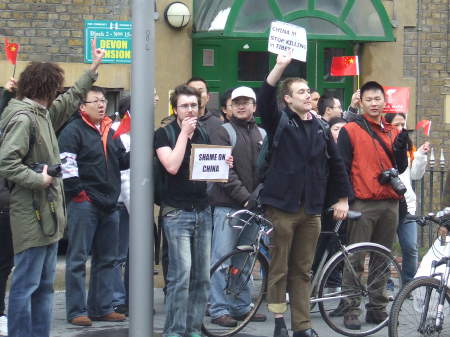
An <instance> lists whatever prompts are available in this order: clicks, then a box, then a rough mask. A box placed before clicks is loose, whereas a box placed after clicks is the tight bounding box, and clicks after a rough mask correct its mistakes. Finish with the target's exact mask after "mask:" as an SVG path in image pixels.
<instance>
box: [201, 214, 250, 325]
mask: <svg viewBox="0 0 450 337" xmlns="http://www.w3.org/2000/svg"><path fill="white" fill-rule="evenodd" d="M234 211H236V209H233V208H229V207H216V208H214V232H213V237H212V245H211V246H212V248H211V249H212V252H211V266H212V265H214V264H215V263H216V262H217V261H218V260H219V259H220V258H221V257H222V256H224V255H225V254H227V253H229V252H231V251H232V250H233V249H234V247H235V246H236V243H237V241H238V238H239V234H240V232H241V231H240V230H239V229H236V228H233V227H231V225H230V221H229V219H228V218H227V215H228V214H229V213H233V212H234ZM228 264H229V263H228ZM223 266H224V267H228V265H226V264H224V265H223ZM226 271H227V270H226V268H223V269H221V270H220V271H219V272H216V273H214V274H213V276H212V278H211V293H210V297H209V303H210V308H209V314H210V315H211V318H217V317H220V316H223V315H231V316H241V315H244V314H246V313H247V312H249V311H250V309H251V307H250V303H251V295H250V288H249V287H248V283H247V286H246V288H245V289H243V290H242V292H240V296H239V297H235V296H226V295H225V293H224V291H223V289H225V286H226Z"/></svg>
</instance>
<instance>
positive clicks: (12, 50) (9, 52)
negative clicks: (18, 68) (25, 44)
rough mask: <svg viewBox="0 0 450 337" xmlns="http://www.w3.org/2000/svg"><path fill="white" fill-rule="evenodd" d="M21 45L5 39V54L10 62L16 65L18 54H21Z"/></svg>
mask: <svg viewBox="0 0 450 337" xmlns="http://www.w3.org/2000/svg"><path fill="white" fill-rule="evenodd" d="M19 48H20V46H19V44H18V43H10V42H9V41H8V39H7V38H5V54H6V58H7V59H8V61H9V62H10V63H11V64H13V65H16V60H17V54H18V53H19Z"/></svg>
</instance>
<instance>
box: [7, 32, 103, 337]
mask: <svg viewBox="0 0 450 337" xmlns="http://www.w3.org/2000/svg"><path fill="white" fill-rule="evenodd" d="M92 51H93V60H94V61H93V63H92V65H91V67H90V70H89V71H88V72H86V73H85V74H83V75H82V77H81V78H80V79H79V80H78V81H77V82H76V83H75V85H74V86H73V87H72V88H70V89H69V90H68V91H67V92H66V93H64V94H62V95H59V96H57V95H58V94H57V93H58V91H59V90H61V89H62V86H63V84H64V71H63V70H62V68H61V67H59V66H58V65H56V64H54V63H49V62H33V63H30V64H29V65H28V66H27V67H26V68H25V69H24V71H23V72H22V73H21V74H20V78H19V82H18V84H17V99H12V100H11V101H10V102H9V105H8V107H7V108H6V109H5V111H4V112H3V114H2V120H1V122H0V127H1V129H2V131H3V133H4V134H3V135H2V144H1V146H0V175H1V176H2V177H4V178H5V179H7V181H8V184H9V187H10V189H11V190H12V193H11V196H10V221H11V230H12V239H13V247H14V254H15V255H14V264H15V270H14V273H13V278H12V284H11V289H10V293H9V305H8V318H9V320H8V335H9V336H11V337H30V336H36V337H47V336H49V335H50V327H51V322H52V308H53V282H54V279H55V269H56V254H57V250H58V241H59V239H61V237H62V235H63V233H64V228H65V225H66V217H65V214H66V212H65V205H64V195H63V183H62V179H60V178H59V174H58V165H60V163H61V162H60V159H59V148H58V141H57V139H56V135H55V130H58V129H59V128H60V127H61V126H62V125H63V124H64V123H65V122H66V121H67V119H68V118H69V117H70V116H71V115H72V114H73V112H75V111H76V109H77V107H78V105H79V101H80V99H79V97H80V96H82V95H83V94H85V93H86V91H87V90H89V88H90V87H91V86H92V83H93V82H94V81H95V80H96V78H97V74H96V72H97V69H98V67H99V65H100V63H101V60H102V58H103V56H104V54H105V51H104V50H101V49H96V48H95V40H94V41H93V48H92ZM55 98H56V99H55ZM50 166H52V168H53V169H52V170H49V167H50Z"/></svg>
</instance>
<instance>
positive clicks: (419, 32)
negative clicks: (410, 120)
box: [403, 0, 450, 211]
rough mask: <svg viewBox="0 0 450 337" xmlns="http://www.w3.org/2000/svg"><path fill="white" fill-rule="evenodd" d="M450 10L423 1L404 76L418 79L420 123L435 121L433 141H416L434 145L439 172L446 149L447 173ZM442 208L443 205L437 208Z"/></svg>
mask: <svg viewBox="0 0 450 337" xmlns="http://www.w3.org/2000/svg"><path fill="white" fill-rule="evenodd" d="M449 7H450V0H422V5H421V8H420V16H419V17H418V23H417V27H405V30H404V34H405V35H404V46H403V47H404V57H403V61H404V62H403V64H404V69H403V73H404V76H405V77H414V78H416V80H417V83H418V87H417V103H418V106H417V120H422V119H431V120H432V127H431V137H430V138H431V139H428V137H424V136H423V133H422V132H417V133H416V134H417V136H416V139H414V141H415V142H416V143H417V144H419V145H420V144H422V143H423V142H424V141H425V140H430V141H431V143H432V145H433V147H434V150H435V160H436V163H435V168H438V167H439V166H440V162H439V159H440V158H439V155H440V150H441V149H444V155H445V159H446V161H445V165H446V166H445V167H446V169H448V168H449V165H450V164H449V163H450V124H449V123H445V119H444V106H445V104H444V101H445V95H449V94H450V87H449V86H448V83H450V17H449ZM435 179H437V177H435ZM439 183H440V181H438V180H436V181H435V186H434V187H435V188H433V190H434V191H433V192H434V193H433V196H434V198H433V200H434V201H436V202H437V201H438V200H439ZM427 184H428V182H427ZM436 185H437V186H436ZM425 194H426V195H425V198H424V199H425V200H429V199H428V198H430V191H428V188H427V189H426V191H425ZM438 207H440V205H437V204H436V205H435V206H434V208H438ZM428 208H429V207H426V209H428ZM434 210H435V209H434ZM428 211H431V210H428Z"/></svg>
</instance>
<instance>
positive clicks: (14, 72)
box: [12, 64, 16, 78]
mask: <svg viewBox="0 0 450 337" xmlns="http://www.w3.org/2000/svg"><path fill="white" fill-rule="evenodd" d="M15 75H16V64H14V69H13V75H12V77H13V78H14V76H15Z"/></svg>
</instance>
